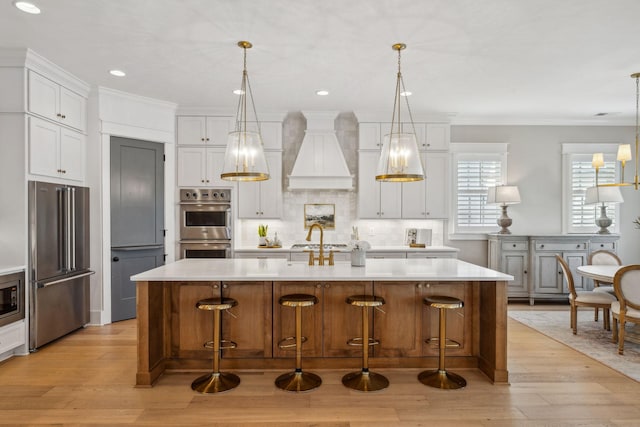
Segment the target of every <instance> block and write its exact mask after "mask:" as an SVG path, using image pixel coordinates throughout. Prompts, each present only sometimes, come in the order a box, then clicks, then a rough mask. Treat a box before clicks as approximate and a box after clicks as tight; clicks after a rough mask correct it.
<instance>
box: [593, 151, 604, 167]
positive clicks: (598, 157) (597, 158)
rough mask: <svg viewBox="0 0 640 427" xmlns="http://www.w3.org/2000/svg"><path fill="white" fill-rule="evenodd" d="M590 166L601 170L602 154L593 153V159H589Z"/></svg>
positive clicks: (602, 164) (602, 163)
mask: <svg viewBox="0 0 640 427" xmlns="http://www.w3.org/2000/svg"><path fill="white" fill-rule="evenodd" d="M591 166H593V167H594V168H601V167H603V166H604V154H603V153H593V157H592V158H591Z"/></svg>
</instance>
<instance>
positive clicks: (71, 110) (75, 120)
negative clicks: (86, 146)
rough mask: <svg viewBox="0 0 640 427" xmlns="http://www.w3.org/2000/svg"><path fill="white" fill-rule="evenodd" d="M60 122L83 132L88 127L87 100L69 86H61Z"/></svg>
mask: <svg viewBox="0 0 640 427" xmlns="http://www.w3.org/2000/svg"><path fill="white" fill-rule="evenodd" d="M59 119H60V123H63V124H65V125H67V126H71V127H72V128H75V129H78V130H80V131H82V132H84V131H86V129H87V100H86V99H85V98H83V97H82V96H80V95H78V94H77V93H75V92H72V91H70V90H69V89H67V88H64V87H60V117H59Z"/></svg>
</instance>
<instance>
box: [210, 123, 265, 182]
mask: <svg viewBox="0 0 640 427" xmlns="http://www.w3.org/2000/svg"><path fill="white" fill-rule="evenodd" d="M220 177H221V178H222V179H227V180H233V181H263V180H266V179H269V168H268V166H267V160H266V158H265V156H264V149H263V145H262V137H261V136H260V133H258V132H251V131H246V130H245V131H236V132H230V133H229V137H228V139H227V150H226V152H225V154H224V169H223V171H222V174H221V175H220Z"/></svg>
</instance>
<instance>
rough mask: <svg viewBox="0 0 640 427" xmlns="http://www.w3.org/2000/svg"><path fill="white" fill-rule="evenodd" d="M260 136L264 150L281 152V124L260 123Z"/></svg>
mask: <svg viewBox="0 0 640 427" xmlns="http://www.w3.org/2000/svg"><path fill="white" fill-rule="evenodd" d="M260 135H262V144H263V145H264V149H265V150H282V122H261V123H260Z"/></svg>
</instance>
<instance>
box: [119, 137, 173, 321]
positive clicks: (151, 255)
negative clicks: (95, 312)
mask: <svg viewBox="0 0 640 427" xmlns="http://www.w3.org/2000/svg"><path fill="white" fill-rule="evenodd" d="M162 264H164V146H163V144H158V143H155V142H148V141H139V140H135V139H127V138H118V137H111V320H112V321H114V322H115V321H118V320H124V319H131V318H133V317H136V288H135V283H133V282H132V281H130V280H129V277H130V276H131V275H133V274H137V273H140V272H142V271H146V270H150V269H152V268H155V267H158V266H160V265H162Z"/></svg>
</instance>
